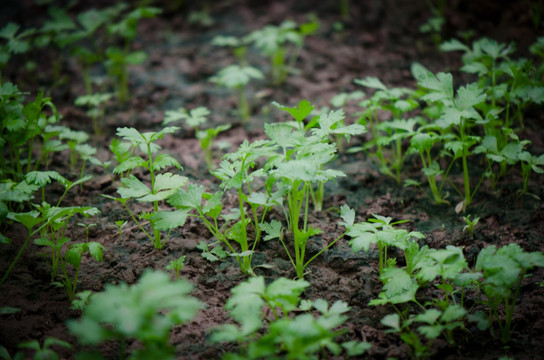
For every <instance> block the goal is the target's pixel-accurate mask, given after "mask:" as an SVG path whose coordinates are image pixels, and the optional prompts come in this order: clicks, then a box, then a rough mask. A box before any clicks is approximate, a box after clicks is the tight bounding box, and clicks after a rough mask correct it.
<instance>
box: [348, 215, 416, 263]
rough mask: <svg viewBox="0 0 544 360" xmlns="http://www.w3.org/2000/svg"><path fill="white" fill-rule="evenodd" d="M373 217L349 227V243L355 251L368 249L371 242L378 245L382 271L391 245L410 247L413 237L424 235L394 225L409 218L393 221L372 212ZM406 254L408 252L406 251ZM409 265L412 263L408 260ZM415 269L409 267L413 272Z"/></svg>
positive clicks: (387, 260)
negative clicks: (396, 227)
mask: <svg viewBox="0 0 544 360" xmlns="http://www.w3.org/2000/svg"><path fill="white" fill-rule="evenodd" d="M372 216H373V217H374V218H373V219H372V218H371V219H368V221H367V222H361V223H357V224H354V225H352V226H350V227H349V228H348V231H347V233H346V234H347V235H348V236H350V237H351V238H352V239H351V240H350V241H349V245H350V246H351V249H352V251H353V252H357V251H360V250H365V251H368V250H369V248H370V244H376V245H377V246H378V253H379V258H380V260H379V271H380V273H382V272H383V271H384V270H385V268H386V266H387V264H388V262H389V258H388V256H387V249H388V247H390V246H394V247H397V248H399V249H402V250H405V249H406V248H408V247H409V243H410V242H411V239H412V238H416V239H422V238H424V235H423V234H422V233H420V232H417V231H411V232H408V231H407V230H405V229H395V228H394V227H393V226H394V225H398V224H403V223H406V222H408V220H399V221H395V222H391V221H392V220H393V219H392V218H390V217H385V216H381V215H376V214H372ZM405 255H406V256H408V254H407V253H406V252H405ZM406 263H407V265H409V264H410V262H409V260H408V259H407V260H406ZM412 271H413V269H408V272H409V273H411V272H412Z"/></svg>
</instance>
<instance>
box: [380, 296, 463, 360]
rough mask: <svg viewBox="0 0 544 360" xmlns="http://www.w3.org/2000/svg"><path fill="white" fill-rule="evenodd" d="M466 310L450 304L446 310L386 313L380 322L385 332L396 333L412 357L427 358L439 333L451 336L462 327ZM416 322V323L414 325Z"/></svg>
mask: <svg viewBox="0 0 544 360" xmlns="http://www.w3.org/2000/svg"><path fill="white" fill-rule="evenodd" d="M466 312H467V311H466V310H465V309H464V308H463V307H461V306H459V305H451V306H449V307H448V308H446V310H444V311H441V310H438V309H427V310H425V311H424V312H422V313H420V314H417V315H414V314H412V315H410V317H408V318H401V317H400V316H399V314H396V313H395V314H389V315H386V316H385V317H384V318H383V319H382V320H381V323H382V324H383V325H384V326H386V327H387V328H389V329H388V330H386V332H387V333H397V334H399V335H400V338H401V340H402V341H403V342H404V343H405V344H406V345H407V346H408V348H409V349H410V356H411V358H412V359H427V358H428V357H429V356H430V355H431V346H432V343H433V342H434V341H435V340H436V339H437V338H438V337H439V336H440V335H441V334H444V335H446V337H448V336H451V333H452V332H453V330H455V329H456V328H464V322H463V317H464V316H465V314H466ZM416 324H418V325H416ZM414 328H415V330H414Z"/></svg>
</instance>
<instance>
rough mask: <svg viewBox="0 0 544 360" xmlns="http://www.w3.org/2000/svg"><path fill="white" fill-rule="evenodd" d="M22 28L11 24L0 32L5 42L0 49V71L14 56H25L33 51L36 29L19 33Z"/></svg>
mask: <svg viewBox="0 0 544 360" xmlns="http://www.w3.org/2000/svg"><path fill="white" fill-rule="evenodd" d="M20 28H21V25H19V24H15V23H13V22H10V23H7V24H6V25H5V26H4V27H3V28H2V29H1V30H0V38H1V39H4V40H5V44H4V45H2V46H1V47H0V70H2V68H3V67H4V66H5V65H7V63H8V62H9V60H10V59H11V57H12V56H13V55H15V54H23V53H26V52H28V51H29V50H30V49H31V46H32V45H31V39H32V36H33V35H34V34H35V32H36V29H35V28H28V29H26V30H23V31H21V32H19V29H20Z"/></svg>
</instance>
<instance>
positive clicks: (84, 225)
mask: <svg viewBox="0 0 544 360" xmlns="http://www.w3.org/2000/svg"><path fill="white" fill-rule="evenodd" d="M77 225H78V226H81V227H83V228H85V241H86V242H89V229H90V228H92V227H93V226H96V224H89V225H87V224H84V223H77Z"/></svg>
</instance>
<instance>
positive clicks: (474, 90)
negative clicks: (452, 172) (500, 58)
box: [412, 65, 487, 210]
mask: <svg viewBox="0 0 544 360" xmlns="http://www.w3.org/2000/svg"><path fill="white" fill-rule="evenodd" d="M412 71H413V72H414V75H415V77H416V79H417V81H418V85H419V86H421V87H422V88H424V89H427V91H428V92H427V94H425V95H423V96H422V97H421V100H423V101H429V102H431V103H436V102H438V103H441V104H442V105H443V106H444V113H443V116H442V118H441V119H440V120H439V121H437V122H436V123H435V124H436V126H438V127H439V128H440V129H441V130H442V131H446V132H447V133H446V134H445V135H442V138H443V140H444V149H445V150H446V151H447V152H448V153H449V155H450V156H451V157H452V163H453V162H455V161H456V160H458V159H460V160H461V162H462V169H463V182H464V192H461V191H459V190H458V189H457V187H456V186H455V185H454V184H453V183H451V182H450V185H452V187H453V188H454V189H455V190H456V191H457V192H458V193H459V195H460V196H461V197H462V198H463V201H462V202H461V205H462V206H461V207H462V209H463V210H466V209H467V208H468V207H469V206H470V204H471V203H472V199H473V198H474V195H475V193H476V191H477V190H478V188H479V186H480V185H481V183H482V181H483V179H484V177H485V172H484V173H483V174H482V176H481V177H480V180H479V181H478V183H477V184H476V185H475V186H474V187H473V188H472V189H471V181H470V174H469V170H468V161H467V159H468V157H469V156H471V155H472V151H471V148H472V147H473V146H474V145H476V144H478V143H480V142H481V138H480V137H479V136H475V135H471V129H472V128H473V127H474V126H475V124H476V123H477V122H480V121H483V118H482V116H481V115H480V113H479V112H478V111H477V110H476V108H475V106H477V105H479V104H482V103H483V102H485V101H486V98H487V96H486V94H485V93H484V92H483V90H482V89H481V88H480V87H479V86H478V84H476V83H471V84H468V85H466V86H462V87H460V88H459V89H458V90H457V91H456V96H454V92H453V77H452V75H451V74H449V73H438V74H437V75H436V76H435V75H434V74H433V73H431V72H430V71H428V70H427V69H425V68H424V67H423V66H421V65H415V66H413V67H412ZM450 166H451V165H450Z"/></svg>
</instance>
